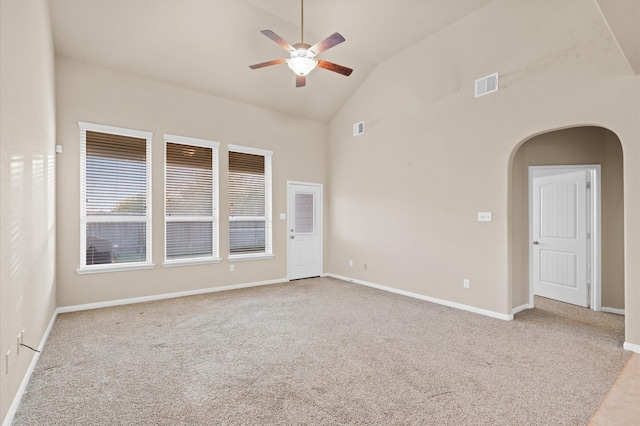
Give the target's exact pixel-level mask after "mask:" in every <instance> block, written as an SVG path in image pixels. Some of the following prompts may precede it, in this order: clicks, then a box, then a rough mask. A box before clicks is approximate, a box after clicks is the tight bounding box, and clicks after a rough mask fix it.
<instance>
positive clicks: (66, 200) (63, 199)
mask: <svg viewBox="0 0 640 426" xmlns="http://www.w3.org/2000/svg"><path fill="white" fill-rule="evenodd" d="M56 84H57V97H56V101H57V102H56V105H57V123H58V143H60V144H62V145H63V146H64V153H63V154H62V155H59V156H58V198H57V206H58V218H59V221H58V232H59V235H60V238H59V239H58V303H59V306H69V305H79V304H86V303H93V302H103V301H109V300H117V299H127V298H133V297H142V296H148V295H157V294H163V293H174V292H182V291H190V290H197V289H203V288H210V287H219V286H227V285H233V284H244V283H252V282H261V281H267V280H277V279H286V277H287V268H286V266H287V253H286V247H287V246H286V241H287V240H286V238H287V232H286V221H281V220H279V214H280V213H286V203H287V201H286V190H287V188H286V185H287V184H286V182H287V180H297V181H305V182H318V183H323V184H324V183H326V174H327V163H326V157H327V154H326V152H327V147H326V143H325V140H326V125H325V124H321V123H317V122H312V121H305V120H300V119H298V118H294V117H290V116H287V115H283V114H280V113H276V112H273V111H268V110H264V109H261V108H257V107H252V106H249V105H245V104H241V103H237V102H232V101H228V100H224V99H221V98H216V97H212V96H208V95H205V94H201V93H196V92H191V91H188V90H184V89H179V88H176V87H172V86H168V85H165V84H161V83H157V82H152V81H149V80H143V79H138V78H135V77H132V76H128V75H124V74H119V73H116V72H111V71H108V70H105V69H101V68H97V67H93V66H89V65H83V64H80V63H77V62H73V61H70V60H67V59H62V58H58V59H57V60H56ZM78 121H87V122H91V123H97V124H104V125H110V126H116V127H124V128H130V129H136V130H144V131H151V132H153V147H152V185H153V198H152V202H153V219H152V228H153V243H152V247H153V252H152V256H153V259H152V260H153V262H154V263H155V268H154V269H152V270H139V271H129V272H110V273H101V274H91V275H78V274H77V272H76V270H77V269H78V267H79V263H80V227H79V223H80V204H79V203H80V201H79V195H80V180H79V179H80V150H79V146H80V136H79V129H78V124H77V122H78ZM163 133H170V134H174V135H180V136H187V137H194V138H200V139H208V140H213V141H217V142H220V143H221V145H220V254H221V256H222V258H223V259H224V260H223V262H221V263H220V264H207V265H191V266H181V267H172V268H164V267H162V262H163V260H164V239H163V238H164V237H163V235H164V218H163V214H164V211H163V209H164V200H163V197H164V182H163V179H164V158H163V157H164V148H163V139H162V137H163ZM228 144H236V145H245V146H251V147H255V148H263V149H269V150H273V218H274V221H273V247H274V253H275V256H276V257H275V259H271V260H258V261H245V262H236V263H235V272H230V271H229V263H228V262H227V260H226V258H227V256H228V221H227V220H225V218H226V217H228V208H227V205H226V204H225V200H226V199H227V183H226V182H227V172H228V166H227V155H228V154H227V152H228V149H227V145H228Z"/></svg>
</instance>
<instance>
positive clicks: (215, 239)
mask: <svg viewBox="0 0 640 426" xmlns="http://www.w3.org/2000/svg"><path fill="white" fill-rule="evenodd" d="M163 136H164V262H163V263H162V266H163V267H173V266H188V265H200V264H206V263H220V261H221V258H220V214H219V208H218V207H219V205H220V195H219V194H220V185H219V169H220V161H219V158H220V157H219V152H218V151H219V148H220V142H215V141H209V140H206V139H197V138H190V137H186V136H179V135H171V134H168V133H165V134H164V135H163ZM167 143H177V144H182V145H192V146H199V147H202V148H211V156H212V158H211V173H212V176H211V177H212V180H213V197H212V201H213V209H212V212H213V216H212V217H208V216H207V217H205V216H171V217H169V216H167ZM202 220H207V221H208V220H211V228H212V229H211V231H212V243H213V246H212V247H211V252H212V256H208V257H193V258H184V259H167V222H189V221H194V222H195V221H202Z"/></svg>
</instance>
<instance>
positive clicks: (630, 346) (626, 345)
mask: <svg viewBox="0 0 640 426" xmlns="http://www.w3.org/2000/svg"><path fill="white" fill-rule="evenodd" d="M622 348H623V349H626V350H628V351H632V352H635V353H637V354H640V345H636V344H635V343H629V342H624V345H622Z"/></svg>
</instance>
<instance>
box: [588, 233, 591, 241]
mask: <svg viewBox="0 0 640 426" xmlns="http://www.w3.org/2000/svg"><path fill="white" fill-rule="evenodd" d="M590 239H591V232H587V240H590Z"/></svg>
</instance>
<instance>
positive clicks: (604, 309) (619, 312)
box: [600, 306, 624, 315]
mask: <svg viewBox="0 0 640 426" xmlns="http://www.w3.org/2000/svg"><path fill="white" fill-rule="evenodd" d="M600 311H602V312H607V313H610V314H616V315H624V309H618V308H607V307H606V306H603V307H602V308H600Z"/></svg>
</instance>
